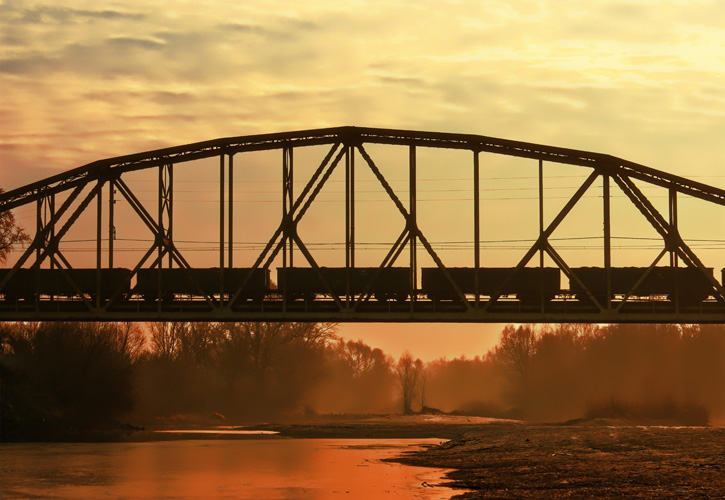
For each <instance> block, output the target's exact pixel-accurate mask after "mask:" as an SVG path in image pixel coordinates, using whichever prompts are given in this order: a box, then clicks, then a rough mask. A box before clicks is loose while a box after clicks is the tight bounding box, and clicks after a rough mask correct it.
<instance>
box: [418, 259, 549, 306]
mask: <svg viewBox="0 0 725 500" xmlns="http://www.w3.org/2000/svg"><path fill="white" fill-rule="evenodd" d="M446 270H447V271H448V274H449V275H450V277H451V279H452V280H453V281H454V282H455V283H456V285H458V288H460V290H461V292H463V293H464V294H474V293H476V287H475V277H476V270H475V269H474V268H470V267H450V268H446ZM514 270H515V268H513V267H482V268H480V269H479V270H478V293H479V294H481V295H488V296H491V295H493V294H495V293H496V292H498V291H499V290H501V294H502V295H516V297H517V298H518V299H519V301H521V302H522V303H526V304H538V303H540V301H541V298H542V291H543V298H544V300H545V301H549V300H551V299H553V298H554V297H555V296H556V294H557V293H559V290H560V288H561V284H560V272H559V269H558V268H555V267H545V268H538V267H524V268H521V269H519V271H518V272H517V273H516V274H515V275H514V276H513V277H512V278H511V279H510V280H508V282H507V283H506V284H505V285H504V281H505V280H506V279H507V278H508V277H509V276H511V275H512V274H513V272H514ZM421 274H422V282H421V285H422V290H423V293H425V294H426V296H427V297H428V298H430V299H431V300H433V301H436V302H437V301H441V300H458V295H457V294H456V292H455V289H454V288H453V285H451V282H450V281H448V278H446V275H445V274H444V273H443V271H442V270H441V269H440V268H438V267H424V268H423V269H422V273H421ZM542 280H543V281H542ZM502 285H503V289H501V286H502ZM542 287H543V288H542Z"/></svg>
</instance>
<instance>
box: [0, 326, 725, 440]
mask: <svg viewBox="0 0 725 500" xmlns="http://www.w3.org/2000/svg"><path fill="white" fill-rule="evenodd" d="M441 329H442V331H441V336H442V337H443V336H444V335H445V332H444V331H443V330H444V329H445V326H444V325H441ZM0 391H1V392H0V406H1V408H0V409H1V412H0V433H1V437H2V440H4V441H5V440H10V439H34V438H43V436H53V435H54V434H56V433H58V432H62V431H64V430H67V429H85V428H97V427H103V426H111V427H112V426H118V424H119V422H134V423H144V422H149V421H152V420H153V419H157V418H162V419H170V418H174V417H175V416H177V415H189V414H194V415H206V416H207V417H209V416H215V418H218V419H220V420H221V419H223V418H225V419H227V420H229V421H244V420H250V421H251V420H258V419H262V418H269V417H272V416H275V415H292V414H300V413H308V414H314V413H357V414H361V413H392V412H398V413H400V412H403V413H413V412H419V411H427V412H434V411H444V412H457V413H461V414H468V415H478V416H486V417H504V418H517V419H518V418H521V419H529V420H537V421H562V420H569V419H575V418H582V417H603V418H627V419H637V420H639V421H643V420H647V421H657V422H663V423H686V424H704V423H707V422H708V420H712V419H715V420H718V419H720V420H721V419H722V418H723V416H724V415H725V327H723V326H720V325H715V326H700V325H692V326H677V325H614V326H606V327H601V328H600V327H596V326H592V325H562V326H556V327H551V326H540V327H535V326H530V325H521V326H506V327H505V328H504V329H503V331H502V333H501V338H500V341H499V344H498V345H497V346H496V347H495V348H494V349H492V350H491V351H490V352H488V353H485V354H482V355H479V356H475V357H472V358H466V357H461V358H456V359H451V360H447V359H439V360H436V361H432V362H429V363H423V362H422V361H421V360H419V359H415V358H414V356H412V355H411V354H410V353H409V352H407V351H406V352H405V353H404V354H403V355H402V356H401V358H400V359H398V360H394V359H393V358H392V357H390V356H388V355H386V354H385V353H384V352H383V351H381V350H380V349H375V348H372V347H371V346H368V345H367V344H365V343H364V342H363V341H345V340H342V339H340V338H339V337H338V336H337V335H336V333H335V325H333V324H309V323H153V324H147V325H139V324H131V323H62V322H56V323H4V324H0ZM436 409H437V410H436Z"/></svg>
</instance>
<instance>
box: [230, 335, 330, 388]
mask: <svg viewBox="0 0 725 500" xmlns="http://www.w3.org/2000/svg"><path fill="white" fill-rule="evenodd" d="M222 328H224V330H225V334H226V337H227V339H228V342H229V343H231V344H237V345H241V346H243V347H244V349H243V352H245V354H246V356H247V357H248V360H249V362H250V365H251V371H252V374H253V377H254V379H255V385H256V387H257V388H258V389H259V390H260V391H261V390H263V389H264V387H265V385H266V377H267V372H268V371H269V369H270V367H271V366H272V363H273V361H274V359H275V357H276V356H277V354H279V352H280V349H281V348H283V347H284V346H286V345H289V344H292V343H298V344H299V345H300V346H303V347H308V348H314V347H323V346H324V345H325V344H326V343H327V341H328V340H330V339H332V338H334V333H335V328H336V325H335V324H333V323H265V322H260V323H252V322H245V323H225V324H224V325H223V326H222Z"/></svg>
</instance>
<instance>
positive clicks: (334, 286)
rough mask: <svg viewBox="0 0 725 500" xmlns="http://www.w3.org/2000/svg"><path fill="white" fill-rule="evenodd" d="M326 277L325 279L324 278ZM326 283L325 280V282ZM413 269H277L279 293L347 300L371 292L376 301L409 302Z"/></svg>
mask: <svg viewBox="0 0 725 500" xmlns="http://www.w3.org/2000/svg"><path fill="white" fill-rule="evenodd" d="M320 276H321V277H322V280H321V279H320ZM323 280H324V281H323ZM410 281H411V278H410V269H409V268H407V267H384V268H382V269H380V272H378V268H377V267H356V268H351V269H349V272H348V270H347V269H346V268H344V267H321V268H319V275H318V273H317V272H316V271H315V270H314V269H313V268H309V267H288V268H278V269H277V291H278V292H279V293H282V294H284V295H285V297H286V298H287V300H299V299H304V300H306V301H312V300H315V298H316V297H317V296H333V295H334V296H337V297H344V296H346V294H347V293H348V292H349V293H350V294H351V295H360V294H362V293H365V292H366V290H367V292H369V293H371V294H372V295H373V296H374V297H375V299H376V300H378V301H380V302H387V301H388V300H391V299H394V300H397V301H401V302H402V301H405V300H407V299H408V296H409V295H410Z"/></svg>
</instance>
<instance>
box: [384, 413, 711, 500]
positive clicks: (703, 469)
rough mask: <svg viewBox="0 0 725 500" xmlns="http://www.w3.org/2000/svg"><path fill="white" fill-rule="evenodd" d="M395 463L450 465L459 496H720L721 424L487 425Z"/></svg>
mask: <svg viewBox="0 0 725 500" xmlns="http://www.w3.org/2000/svg"><path fill="white" fill-rule="evenodd" d="M395 461H396V462H399V463H402V464H407V465H415V466H427V467H438V468H446V469H454V470H453V471H451V472H449V473H448V474H447V477H448V479H450V480H451V483H450V484H448V485H449V486H452V487H455V488H461V489H465V490H469V491H467V492H464V493H462V494H460V495H459V496H456V497H455V498H459V499H483V498H485V499H489V498H497V499H518V498H549V499H561V498H611V499H615V498H617V499H618V498H658V499H689V498H693V499H694V498H698V499H710V498H713V499H714V498H717V499H722V498H725V429H724V428H713V427H665V426H619V425H617V426H612V425H571V426H567V425H560V426H550V425H529V424H526V425H497V424H493V425H488V426H485V427H482V428H479V429H478V430H475V431H470V432H465V433H464V434H462V435H460V436H458V437H456V438H454V439H453V440H451V441H449V442H446V443H443V444H442V445H440V446H436V447H431V448H429V449H427V450H424V451H421V452H415V453H411V454H408V455H406V456H405V457H400V458H397V459H395Z"/></svg>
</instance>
